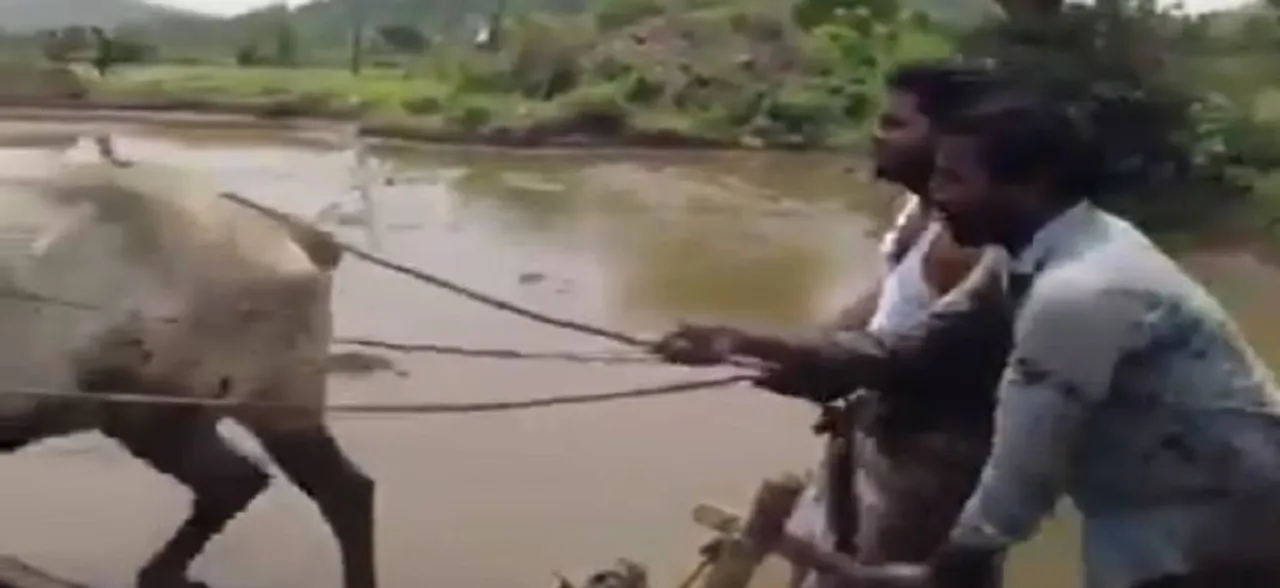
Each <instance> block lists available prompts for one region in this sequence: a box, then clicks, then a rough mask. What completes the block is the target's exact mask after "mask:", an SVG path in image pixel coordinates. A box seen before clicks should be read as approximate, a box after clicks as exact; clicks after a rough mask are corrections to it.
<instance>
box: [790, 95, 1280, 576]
mask: <svg viewBox="0 0 1280 588" xmlns="http://www.w3.org/2000/svg"><path fill="white" fill-rule="evenodd" d="M1086 144H1087V142H1086V141H1085V139H1084V137H1083V135H1082V133H1081V131H1080V130H1079V129H1078V128H1077V127H1076V125H1074V124H1073V121H1072V120H1071V118H1070V117H1069V116H1068V115H1067V114H1066V113H1065V111H1064V109H1061V108H1059V107H1056V106H1054V105H1052V104H1049V103H1047V102H1044V101H1040V100H1034V99H1028V100H1018V101H1006V102H1003V103H992V104H991V105H990V106H988V107H984V108H981V109H977V110H975V111H974V112H971V113H969V114H968V115H965V116H959V117H955V118H953V119H951V120H949V121H948V124H947V125H946V129H945V131H944V135H943V137H941V139H940V142H939V154H938V163H937V166H936V169H935V170H934V179H933V183H932V190H931V191H930V193H931V196H932V198H933V199H934V202H935V204H936V206H937V208H938V210H939V211H940V213H941V214H942V216H943V218H944V219H945V221H946V223H947V225H948V227H949V228H950V230H951V234H952V235H953V237H954V238H955V239H956V240H957V241H958V242H960V243H962V244H964V245H969V246H979V245H997V246H999V247H1002V248H1004V249H1006V250H1007V251H1008V252H1009V253H1010V254H1011V255H1012V256H1013V270H1014V273H1013V274H1011V275H1010V279H1009V284H1010V289H1011V290H1013V291H1015V292H1016V291H1018V290H1022V291H1023V292H1024V293H1023V294H1021V295H1020V298H1019V301H1018V306H1017V311H1016V314H1015V322H1014V331H1013V335H1014V336H1013V349H1012V352H1011V354H1010V356H1009V359H1008V362H1007V367H1006V369H1005V374H1004V376H1003V378H1002V381H1001V384H1000V387H999V391H998V396H997V398H998V405H997V410H996V417H995V418H996V421H995V437H994V442H993V447H992V454H991V457H990V459H989V461H988V462H987V464H986V467H985V469H984V470H983V472H982V476H981V478H980V480H981V481H980V482H979V484H978V486H977V489H976V490H975V492H974V493H973V495H972V496H971V497H970V498H969V500H968V502H967V504H966V506H965V507H964V510H963V512H962V514H961V516H960V518H959V520H958V522H957V524H956V526H955V528H954V529H953V531H952V533H951V537H950V539H949V541H948V545H946V546H945V547H944V548H943V549H942V550H940V551H939V552H938V553H937V554H936V555H935V557H934V558H933V559H932V564H931V565H929V566H927V568H925V569H918V570H917V573H916V574H914V575H912V574H909V573H908V574H904V576H905V577H906V578H911V579H902V580H901V581H899V582H894V583H893V585H895V586H904V585H914V586H933V587H947V586H959V585H968V584H967V582H968V581H970V579H971V578H972V577H973V576H974V575H981V574H985V573H988V570H989V567H990V562H991V561H992V557H993V556H995V555H998V554H1000V553H1003V552H1004V551H1005V550H1007V549H1008V548H1009V547H1010V546H1012V545H1014V544H1015V543H1018V542H1020V541H1023V540H1025V539H1027V538H1028V537H1030V536H1031V535H1032V534H1033V533H1034V532H1035V529H1036V527H1037V525H1038V523H1039V522H1040V521H1041V519H1042V518H1043V517H1045V516H1046V515H1047V514H1048V513H1049V512H1050V511H1051V510H1052V508H1053V507H1054V506H1055V504H1056V503H1057V502H1058V500H1059V499H1060V497H1062V496H1063V495H1067V496H1070V497H1071V499H1072V502H1073V503H1074V504H1075V506H1076V507H1077V508H1078V509H1079V511H1080V513H1081V515H1082V516H1083V518H1084V553H1085V564H1086V585H1087V586H1088V587H1089V588H1155V587H1157V586H1158V587H1162V588H1174V587H1186V588H1189V587H1192V586H1215V587H1217V588H1221V587H1223V586H1231V587H1232V588H1263V587H1271V586H1280V564H1277V563H1275V562H1276V561H1280V547H1278V546H1277V543H1276V537H1277V536H1280V396H1277V393H1276V387H1275V382H1274V378H1273V376H1272V374H1271V372H1270V371H1268V369H1267V368H1266V367H1265V366H1264V365H1263V364H1262V363H1261V362H1260V361H1259V360H1258V358H1257V357H1256V355H1255V354H1254V352H1253V350H1252V349H1250V347H1249V345H1248V344H1247V343H1246V342H1245V341H1244V339H1243V338H1242V336H1241V335H1240V333H1239V332H1238V330H1237V328H1236V326H1235V325H1234V324H1233V322H1232V321H1231V319H1230V318H1229V317H1228V315H1227V313H1226V312H1224V311H1223V309H1222V308H1221V306H1220V305H1219V304H1218V302H1217V301H1216V300H1214V298H1213V297H1212V296H1210V295H1209V294H1208V293H1207V292H1206V291H1205V290H1204V288H1202V287H1201V285H1200V284H1198V283H1197V282H1196V281H1195V280H1194V279H1192V278H1191V277H1189V276H1187V275H1186V274H1185V273H1183V271H1182V270H1181V269H1180V268H1179V266H1178V265H1177V263H1175V262H1174V261H1173V260H1172V259H1170V258H1169V257H1168V256H1166V255H1165V254H1164V253H1163V252H1161V250H1160V249H1159V248H1158V247H1157V246H1155V245H1154V244H1153V243H1152V242H1151V241H1150V240H1149V239H1148V238H1147V237H1146V236H1144V235H1143V234H1142V232H1141V231H1139V230H1138V229H1136V228H1135V227H1133V226H1132V225H1131V224H1129V223H1128V222H1126V221H1124V220H1122V219H1119V218H1117V217H1115V216H1112V215H1110V214H1108V213H1106V212H1103V211H1101V210H1099V209H1097V208H1095V207H1094V206H1093V205H1091V204H1090V203H1089V202H1088V201H1087V200H1086V197H1087V196H1088V195H1089V194H1090V193H1091V191H1092V190H1093V187H1092V186H1091V185H1090V182H1088V181H1086V180H1088V179H1089V177H1090V174H1089V173H1088V170H1087V169H1084V168H1085V167H1087V165H1086V166H1081V165H1080V163H1081V162H1088V161H1089V160H1090V157H1089V156H1088V154H1089V153H1090V152H1091V151H1092V150H1091V149H1087V148H1086ZM828 367H829V368H830V369H838V366H834V365H832V366H828ZM780 369H783V370H785V369H787V368H786V367H783V368H780ZM805 369H813V365H808V366H806V368H805Z"/></svg>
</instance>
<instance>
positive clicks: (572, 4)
mask: <svg viewBox="0 0 1280 588" xmlns="http://www.w3.org/2000/svg"><path fill="white" fill-rule="evenodd" d="M0 1H3V0H0ZM755 1H758V2H761V3H764V4H769V3H784V2H785V3H790V2H791V1H792V0H755ZM498 4H499V2H498V0H365V4H364V6H365V9H366V10H367V14H368V21H369V22H370V23H374V24H381V23H403V24H416V25H418V26H420V27H423V28H424V29H428V30H434V31H437V32H450V31H451V32H455V33H457V32H463V31H458V30H457V27H458V26H459V25H465V24H468V23H475V22H477V18H478V17H480V16H481V15H484V14H486V13H488V12H489V11H491V10H493V9H494V8H495V7H496V6H497V5H498ZM904 4H905V5H907V6H911V7H914V8H916V9H919V10H922V11H924V12H926V13H929V14H930V15H931V16H933V17H935V18H938V19H940V20H943V21H946V22H951V23H955V24H973V23H975V22H978V21H981V20H983V19H984V18H986V17H988V16H991V15H994V14H998V9H997V8H996V4H995V2H994V0H904ZM347 6H348V5H347V3H346V2H345V1H343V0H313V1H312V2H308V3H305V4H303V5H301V6H298V7H297V8H296V9H295V10H294V11H293V18H294V22H295V23H297V24H298V25H299V27H300V29H302V30H303V31H306V33H305V34H308V35H316V36H318V37H321V38H327V39H333V38H344V37H345V35H346V34H347V31H348V27H349V26H350V25H349V22H350V16H349V13H348V8H347ZM591 6H592V2H591V0H507V10H508V11H509V12H512V13H519V12H528V11H548V12H558V13H569V12H581V11H584V10H588V9H589V8H590V7H591ZM269 10H271V9H267V10H266V11H269ZM259 12H264V11H259ZM246 16H249V15H242V16H241V17H239V18H244V17H246ZM464 28H465V27H464ZM464 34H470V33H469V32H464Z"/></svg>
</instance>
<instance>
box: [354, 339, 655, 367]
mask: <svg viewBox="0 0 1280 588" xmlns="http://www.w3.org/2000/svg"><path fill="white" fill-rule="evenodd" d="M333 343H334V344H335V345H352V346H355V347H368V348H372V349H385V350H387V351H398V352H401V353H435V354H438V355H457V356H460V357H485V358H490V359H527V360H552V361H570V362H576V363H599V364H649V365H653V364H661V363H662V362H661V360H659V359H658V358H655V357H653V356H649V355H623V354H621V353H611V352H600V353H584V352H574V351H520V350H518V349H497V348H478V347H460V346H456V345H442V344H438V343H396V342H392V341H383V340H380V339H357V338H346V337H339V338H336V339H334V340H333Z"/></svg>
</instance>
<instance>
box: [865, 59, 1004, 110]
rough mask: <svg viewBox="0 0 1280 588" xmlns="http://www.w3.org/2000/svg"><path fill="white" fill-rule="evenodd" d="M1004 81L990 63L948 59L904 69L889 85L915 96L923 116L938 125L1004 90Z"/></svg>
mask: <svg viewBox="0 0 1280 588" xmlns="http://www.w3.org/2000/svg"><path fill="white" fill-rule="evenodd" d="M1004 78H1005V76H1003V75H1001V74H1000V72H999V71H998V70H997V69H996V67H995V66H994V65H993V64H991V63H989V62H979V61H967V60H956V59H947V60H937V61H918V62H914V63H908V64H905V65H901V66H899V67H897V68H896V69H894V70H893V71H891V72H890V73H889V75H888V76H887V77H886V80H885V84H886V85H887V86H888V87H889V89H891V90H897V91H899V92H904V93H907V94H911V95H912V96H914V97H915V99H916V104H917V106H918V108H919V109H920V112H921V113H922V114H924V115H925V116H926V117H928V118H929V120H930V122H934V123H938V122H942V121H945V120H946V119H947V118H949V117H950V116H952V115H953V114H955V113H957V112H960V111H963V110H965V109H968V108H970V107H972V106H973V105H974V104H976V103H977V102H979V101H980V100H981V99H983V98H984V97H986V96H988V95H990V94H992V93H994V92H996V91H997V90H1000V89H1002V88H1003V87H1004V82H1005V81H1006V80H1005V79H1004Z"/></svg>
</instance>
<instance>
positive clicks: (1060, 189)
mask: <svg viewBox="0 0 1280 588" xmlns="http://www.w3.org/2000/svg"><path fill="white" fill-rule="evenodd" d="M938 132H939V133H940V134H943V135H964V136H968V137H972V138H974V139H975V140H977V141H978V150H979V158H980V159H981V162H982V165H983V166H984V167H985V168H986V172H987V173H988V174H989V175H990V176H991V178H992V179H993V180H995V181H997V182H1002V183H1020V182H1027V181H1032V180H1035V179H1036V178H1038V177H1040V176H1041V175H1042V174H1048V175H1049V179H1050V181H1051V182H1052V183H1053V186H1054V188H1055V192H1056V195H1058V196H1061V197H1064V198H1068V199H1073V200H1074V199H1078V198H1084V197H1087V196H1089V195H1090V194H1091V193H1092V192H1094V191H1096V190H1097V188H1098V185H1099V184H1098V181H1099V177H1100V173H1099V172H1100V168H1101V165H1100V163H1101V162H1100V157H1099V155H1098V153H1099V152H1098V149H1097V148H1096V147H1097V146H1096V144H1095V142H1094V140H1093V133H1092V132H1091V131H1090V129H1089V127H1088V125H1087V124H1086V122H1085V121H1084V120H1083V119H1081V118H1080V117H1079V116H1076V115H1075V114H1074V113H1073V112H1072V111H1071V109H1070V107H1069V106H1068V105H1066V104H1065V103H1062V102H1060V101H1056V100H1052V99H1050V98H1049V97H1047V96H1045V95H1044V94H1043V93H1041V92H1033V91H1014V92H1006V93H1004V94H997V95H992V96H988V97H987V98H986V99H985V100H984V101H982V102H979V103H978V104H977V105H975V106H973V107H971V108H969V109H967V110H965V111H963V112H958V113H956V114H954V115H953V116H950V117H948V118H947V119H946V120H945V121H942V122H940V124H939V127H938Z"/></svg>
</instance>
